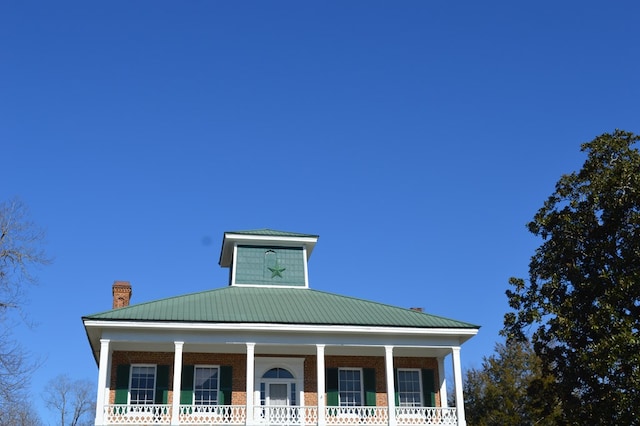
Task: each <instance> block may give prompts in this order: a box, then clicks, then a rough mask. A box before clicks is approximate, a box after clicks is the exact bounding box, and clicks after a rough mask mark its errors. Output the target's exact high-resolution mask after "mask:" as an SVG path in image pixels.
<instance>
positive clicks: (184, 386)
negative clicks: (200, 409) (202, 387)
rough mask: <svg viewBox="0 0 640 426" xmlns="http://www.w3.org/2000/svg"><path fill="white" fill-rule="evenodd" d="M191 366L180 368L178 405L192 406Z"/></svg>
mask: <svg viewBox="0 0 640 426" xmlns="http://www.w3.org/2000/svg"><path fill="white" fill-rule="evenodd" d="M193 370H194V367H193V365H183V366H182V383H180V404H193Z"/></svg>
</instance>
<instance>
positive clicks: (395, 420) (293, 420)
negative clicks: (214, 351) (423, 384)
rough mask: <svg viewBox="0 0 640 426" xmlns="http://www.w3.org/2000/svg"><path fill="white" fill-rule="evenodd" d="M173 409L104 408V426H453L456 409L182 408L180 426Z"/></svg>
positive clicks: (152, 406)
mask: <svg viewBox="0 0 640 426" xmlns="http://www.w3.org/2000/svg"><path fill="white" fill-rule="evenodd" d="M172 408H173V407H172V405H171V404H154V405H121V404H110V405H105V406H104V411H103V416H104V420H105V423H104V424H105V425H170V424H173V425H232V426H245V425H277V426H289V425H301V426H316V425H317V426H334V425H335V426H343V425H364V426H367V425H389V426H395V425H397V426H405V425H411V426H427V425H440V426H448V425H450V426H454V425H457V424H458V419H457V412H456V409H455V408H442V407H395V408H394V409H393V411H392V412H391V413H392V415H391V416H390V415H389V414H390V411H389V409H388V407H332V406H328V407H324V409H321V410H319V409H318V407H316V406H313V407H303V406H256V407H254V408H253V412H252V413H250V414H252V415H251V416H247V409H246V406H245V405H179V406H178V410H179V414H178V416H177V419H178V421H177V423H175V422H174V423H172V414H173V413H172Z"/></svg>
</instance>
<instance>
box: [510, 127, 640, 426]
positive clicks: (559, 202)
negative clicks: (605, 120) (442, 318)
mask: <svg viewBox="0 0 640 426" xmlns="http://www.w3.org/2000/svg"><path fill="white" fill-rule="evenodd" d="M639 139H640V138H639V137H638V136H636V135H634V134H632V133H629V132H625V131H621V130H616V131H615V132H614V133H613V134H603V135H601V136H599V137H597V138H595V139H594V140H593V141H591V142H588V143H585V144H583V145H582V151H583V152H586V153H587V159H586V161H585V163H584V165H583V166H582V169H581V170H580V171H578V172H573V173H571V174H568V175H563V176H562V177H561V178H560V180H559V181H558V183H557V184H556V187H555V191H554V192H553V194H551V196H550V197H549V198H548V199H547V200H546V201H545V203H544V205H543V206H542V208H540V210H538V212H537V213H536V215H535V216H534V219H533V221H531V222H530V223H529V224H528V229H529V231H530V232H531V233H533V234H534V235H536V236H539V237H541V239H542V241H543V242H542V244H541V245H540V247H538V248H537V250H536V251H535V253H534V255H533V256H532V258H531V261H530V264H529V280H528V281H525V280H523V279H519V278H511V279H510V284H511V286H512V287H511V288H510V289H509V290H507V297H508V299H509V305H510V307H511V308H512V309H513V312H509V313H507V314H506V315H505V328H504V331H503V332H504V333H505V334H506V336H507V337H508V338H509V339H520V340H523V339H525V338H526V337H527V336H526V335H527V334H530V338H531V340H532V342H533V344H534V349H535V352H536V353H537V354H538V355H539V356H540V359H541V360H542V363H543V367H544V368H546V369H548V370H549V371H550V372H551V373H552V374H553V376H555V378H556V383H555V385H554V386H553V389H552V390H553V392H554V393H555V395H557V396H558V398H559V399H560V400H561V402H562V410H563V415H564V421H565V422H566V423H567V424H576V425H578V424H579V425H582V424H590V425H601V424H602V425H604V424H607V425H611V424H618V425H622V424H624V425H639V424H640V411H639V410H640V408H639V407H640V153H639V152H638V150H637V149H636V148H635V147H634V144H635V143H636V142H637V141H638V140H639Z"/></svg>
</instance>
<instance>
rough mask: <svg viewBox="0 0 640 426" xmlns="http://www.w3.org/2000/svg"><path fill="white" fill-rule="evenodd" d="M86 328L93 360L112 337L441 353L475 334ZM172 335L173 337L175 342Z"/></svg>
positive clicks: (221, 326) (123, 325) (217, 326)
mask: <svg viewBox="0 0 640 426" xmlns="http://www.w3.org/2000/svg"><path fill="white" fill-rule="evenodd" d="M83 322H84V326H85V330H86V332H87V337H88V339H89V343H90V345H91V349H92V352H93V354H94V357H95V359H96V362H97V361H98V359H99V353H100V340H101V339H103V338H107V339H111V340H113V341H114V342H125V343H126V344H128V345H134V344H136V342H137V343H139V344H146V345H151V344H156V345H159V344H171V343H173V340H181V341H185V343H190V344H195V345H220V344H225V345H229V344H231V343H238V339H242V336H245V337H247V338H248V339H250V340H247V341H254V342H255V341H259V342H262V343H261V344H271V345H273V344H276V345H277V344H286V345H290V346H295V345H313V344H315V343H323V344H326V345H327V346H331V345H333V346H336V347H337V346H340V347H346V346H352V347H380V346H384V345H392V346H396V345H397V346H403V347H406V348H408V347H412V348H430V349H431V350H433V349H434V348H438V349H444V348H450V347H453V346H459V345H462V344H463V343H464V342H466V341H467V340H469V339H470V338H472V337H473V336H475V335H476V334H477V333H478V328H417V327H371V326H352V325H347V326H343V325H308V324H274V323H259V324H256V323H193V322H191V323H183V322H163V321H162V322H161V321H114V320H108V321H104V320H90V319H84V320H83ZM174 337H175V339H174Z"/></svg>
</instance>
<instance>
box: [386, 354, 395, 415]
mask: <svg viewBox="0 0 640 426" xmlns="http://www.w3.org/2000/svg"><path fill="white" fill-rule="evenodd" d="M384 369H385V373H386V377H387V409H388V410H389V426H395V425H396V424H397V423H396V390H395V385H394V379H393V346H385V347H384Z"/></svg>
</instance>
